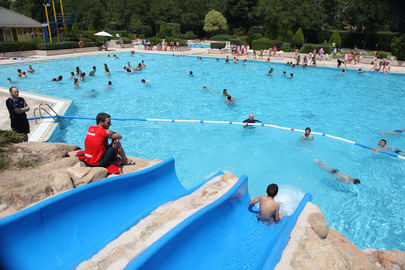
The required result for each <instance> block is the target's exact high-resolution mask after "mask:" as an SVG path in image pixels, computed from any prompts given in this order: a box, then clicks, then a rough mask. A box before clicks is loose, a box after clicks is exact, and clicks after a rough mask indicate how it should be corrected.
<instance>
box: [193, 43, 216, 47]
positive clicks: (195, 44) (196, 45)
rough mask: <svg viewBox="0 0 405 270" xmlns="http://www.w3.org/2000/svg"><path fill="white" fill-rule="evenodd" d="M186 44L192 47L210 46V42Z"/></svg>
mask: <svg viewBox="0 0 405 270" xmlns="http://www.w3.org/2000/svg"><path fill="white" fill-rule="evenodd" d="M187 46H189V47H192V48H210V47H211V45H210V44H198V43H188V44H187Z"/></svg>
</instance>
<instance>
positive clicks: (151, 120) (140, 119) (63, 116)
mask: <svg viewBox="0 0 405 270" xmlns="http://www.w3.org/2000/svg"><path fill="white" fill-rule="evenodd" d="M59 117H60V118H65V119H77V120H95V118H93V117H80V116H69V115H60V116H59ZM44 118H45V119H49V118H52V119H54V118H53V117H52V116H42V117H30V118H28V120H35V119H44ZM111 120H114V121H146V122H171V123H201V124H226V125H243V126H245V125H248V126H262V127H263V126H264V127H272V128H277V129H282V130H290V131H295V132H299V133H304V132H305V130H303V129H295V128H288V127H283V126H277V125H272V124H267V123H243V122H232V121H212V120H180V119H161V118H111ZM311 134H313V135H319V136H323V137H328V138H331V139H334V140H338V141H342V142H346V143H350V144H353V145H357V146H360V147H363V148H365V149H368V150H371V151H374V152H378V153H381V154H385V155H389V156H392V157H396V158H399V159H403V160H405V156H402V155H399V154H396V153H392V152H388V151H383V150H380V151H378V149H376V148H373V147H370V146H367V145H364V144H361V143H358V142H355V141H352V140H348V139H345V138H341V137H337V136H333V135H330V134H327V133H322V132H316V131H313V132H311Z"/></svg>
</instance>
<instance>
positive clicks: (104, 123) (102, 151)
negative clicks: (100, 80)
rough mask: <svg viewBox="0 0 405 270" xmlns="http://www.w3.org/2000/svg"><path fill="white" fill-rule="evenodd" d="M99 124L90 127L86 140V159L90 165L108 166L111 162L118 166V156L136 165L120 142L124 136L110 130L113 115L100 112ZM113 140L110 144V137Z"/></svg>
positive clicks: (124, 162) (129, 163)
mask: <svg viewBox="0 0 405 270" xmlns="http://www.w3.org/2000/svg"><path fill="white" fill-rule="evenodd" d="M96 122H97V126H91V127H89V130H88V131H87V136H86V139H85V140H84V148H85V150H84V161H85V163H86V164H87V165H89V166H97V167H104V168H107V167H108V166H110V165H111V164H113V165H116V166H118V162H117V161H118V156H120V157H121V158H122V162H123V164H124V165H134V164H135V162H134V161H133V160H130V159H128V158H127V156H126V155H125V151H124V148H123V147H122V145H121V143H120V141H119V140H120V139H122V136H121V135H120V134H118V133H116V132H113V131H111V130H109V128H110V126H111V116H110V115H109V114H106V113H99V114H98V115H97V118H96ZM109 138H110V139H111V140H112V142H111V143H110V144H108V139H109Z"/></svg>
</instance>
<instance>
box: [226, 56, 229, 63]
mask: <svg viewBox="0 0 405 270" xmlns="http://www.w3.org/2000/svg"><path fill="white" fill-rule="evenodd" d="M229 63H230V62H229V56H227V57H226V59H225V64H229Z"/></svg>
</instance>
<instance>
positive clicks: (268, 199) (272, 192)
mask: <svg viewBox="0 0 405 270" xmlns="http://www.w3.org/2000/svg"><path fill="white" fill-rule="evenodd" d="M266 193H267V196H264V195H261V196H259V197H257V198H255V197H252V200H251V201H250V202H249V206H253V205H255V204H256V203H260V205H259V211H260V213H259V214H257V220H258V221H263V222H266V223H271V222H277V221H279V220H280V219H282V218H283V215H281V214H280V204H279V203H278V202H275V201H274V197H276V196H277V193H278V186H277V185H276V184H271V185H268V186H267V190H266Z"/></svg>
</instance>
